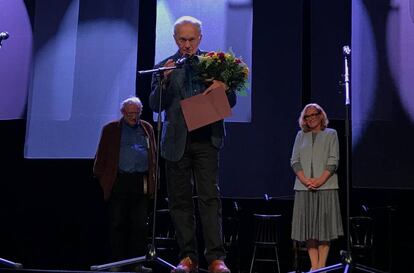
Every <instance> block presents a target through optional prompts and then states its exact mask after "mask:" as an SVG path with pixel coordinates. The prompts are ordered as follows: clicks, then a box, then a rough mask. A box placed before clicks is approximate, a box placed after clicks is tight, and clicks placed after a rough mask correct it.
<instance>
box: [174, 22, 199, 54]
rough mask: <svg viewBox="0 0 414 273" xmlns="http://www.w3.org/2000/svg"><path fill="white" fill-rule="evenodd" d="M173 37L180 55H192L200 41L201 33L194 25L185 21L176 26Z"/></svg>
mask: <svg viewBox="0 0 414 273" xmlns="http://www.w3.org/2000/svg"><path fill="white" fill-rule="evenodd" d="M174 39H175V43H176V44H177V46H178V48H179V51H180V53H181V54H182V55H185V54H188V55H194V54H195V53H196V52H197V50H198V47H199V45H200V42H201V33H200V32H199V31H198V29H197V27H196V26H194V25H193V24H190V23H187V24H183V25H179V26H177V29H176V33H175V35H174Z"/></svg>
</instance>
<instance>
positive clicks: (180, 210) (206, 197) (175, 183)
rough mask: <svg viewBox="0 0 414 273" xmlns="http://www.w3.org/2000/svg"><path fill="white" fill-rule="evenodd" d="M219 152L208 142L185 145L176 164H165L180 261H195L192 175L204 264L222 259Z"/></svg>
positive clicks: (195, 241)
mask: <svg viewBox="0 0 414 273" xmlns="http://www.w3.org/2000/svg"><path fill="white" fill-rule="evenodd" d="M218 163H219V159H218V150H217V149H216V148H215V147H213V146H212V145H211V144H210V142H203V143H197V142H195V143H191V142H189V143H187V147H186V151H185V153H184V156H183V157H182V158H181V159H180V160H179V161H178V162H172V161H168V160H167V161H166V178H167V183H168V198H169V209H170V213H171V217H172V221H173V224H174V227H175V230H176V237H177V243H178V246H179V247H180V258H184V257H186V256H189V257H190V258H191V259H193V260H195V261H198V253H197V240H196V226H195V216H194V203H193V199H192V197H193V184H192V172H193V171H194V176H195V183H196V189H197V195H198V208H199V214H200V219H201V224H202V227H203V237H204V245H205V258H206V261H207V263H211V262H212V261H213V260H216V259H224V258H225V252H224V248H223V241H222V228H221V222H222V208H221V200H220V190H219V187H218V184H217V175H218Z"/></svg>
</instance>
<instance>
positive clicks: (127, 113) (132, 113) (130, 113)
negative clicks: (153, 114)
mask: <svg viewBox="0 0 414 273" xmlns="http://www.w3.org/2000/svg"><path fill="white" fill-rule="evenodd" d="M124 113H125V115H126V116H129V117H130V116H137V115H138V114H139V112H126V111H125V112H124Z"/></svg>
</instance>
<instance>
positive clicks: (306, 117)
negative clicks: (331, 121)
mask: <svg viewBox="0 0 414 273" xmlns="http://www.w3.org/2000/svg"><path fill="white" fill-rule="evenodd" d="M320 113H321V112H317V113H313V114H309V115H305V116H303V118H304V119H305V120H310V119H311V118H314V117H317V116H319V114H320Z"/></svg>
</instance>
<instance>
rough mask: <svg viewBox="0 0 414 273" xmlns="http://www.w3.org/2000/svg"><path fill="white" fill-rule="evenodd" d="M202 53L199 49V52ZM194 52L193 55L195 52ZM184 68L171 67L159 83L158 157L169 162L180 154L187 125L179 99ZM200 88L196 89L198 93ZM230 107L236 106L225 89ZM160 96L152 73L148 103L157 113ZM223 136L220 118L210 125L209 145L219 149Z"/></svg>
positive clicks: (181, 95)
mask: <svg viewBox="0 0 414 273" xmlns="http://www.w3.org/2000/svg"><path fill="white" fill-rule="evenodd" d="M201 53H204V52H201V51H200V52H199V54H201ZM199 54H197V55H199ZM179 58H180V54H179V52H177V53H176V54H174V55H172V56H170V57H168V58H166V59H165V60H163V61H162V62H160V63H159V64H157V65H156V66H155V67H156V68H158V67H161V66H163V65H164V64H165V62H166V61H167V60H168V59H173V60H177V59H179ZM185 74H186V73H185V69H184V68H181V69H175V70H173V71H172V72H171V74H170V75H169V77H168V80H167V81H165V82H164V83H163V84H162V87H161V89H162V97H161V99H162V100H161V110H162V111H164V110H165V119H164V123H163V129H162V137H161V144H160V146H161V156H162V157H163V158H165V159H167V160H170V161H178V160H180V159H181V157H182V156H183V154H184V150H185V145H186V141H187V131H188V130H187V125H186V124H185V120H184V116H183V113H182V111H181V107H180V101H181V100H182V99H184V98H185V92H186V89H185V88H186V77H185V76H186V75H185ZM203 91H204V90H198V93H195V94H199V93H201V92H203ZM226 94H227V99H228V100H229V104H230V107H233V106H234V105H236V100H237V97H236V93H235V92H234V91H230V92H226ZM159 96H160V86H159V83H158V80H157V78H156V76H154V77H153V79H152V87H151V94H150V97H149V106H150V107H151V109H152V110H153V111H154V112H158V110H159V109H158V108H159V107H158V106H159ZM224 136H225V127H224V121H223V120H219V121H217V122H215V123H213V124H211V144H212V145H213V146H214V147H216V148H217V149H220V148H221V147H222V146H223V140H224Z"/></svg>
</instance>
